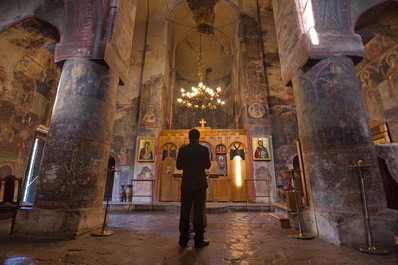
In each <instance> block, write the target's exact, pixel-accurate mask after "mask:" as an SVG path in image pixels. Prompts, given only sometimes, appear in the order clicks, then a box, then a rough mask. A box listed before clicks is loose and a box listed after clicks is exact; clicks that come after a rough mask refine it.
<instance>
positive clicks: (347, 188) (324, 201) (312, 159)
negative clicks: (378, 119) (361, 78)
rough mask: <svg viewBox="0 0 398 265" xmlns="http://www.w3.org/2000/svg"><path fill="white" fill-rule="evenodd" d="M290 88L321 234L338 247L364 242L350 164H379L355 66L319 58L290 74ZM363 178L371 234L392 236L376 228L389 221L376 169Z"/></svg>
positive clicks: (342, 60) (346, 61)
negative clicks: (370, 221) (299, 70)
mask: <svg viewBox="0 0 398 265" xmlns="http://www.w3.org/2000/svg"><path fill="white" fill-rule="evenodd" d="M293 88H294V95H295V99H296V104H297V118H298V124H299V134H300V139H301V143H302V148H303V150H302V151H303V159H304V161H305V170H306V174H307V176H308V180H307V181H308V182H309V186H310V193H311V197H312V198H311V199H312V200H311V203H312V204H314V205H313V207H312V209H313V210H314V211H316V217H315V218H316V220H315V218H314V220H315V221H316V222H317V225H318V229H319V235H320V236H321V237H322V238H324V239H327V240H329V241H333V242H336V243H346V244H355V243H361V242H365V238H364V227H363V220H362V218H361V217H362V208H361V200H360V193H359V190H360V188H359V185H358V174H359V172H358V171H357V169H353V168H349V167H348V166H349V165H350V164H353V163H355V162H356V161H358V160H364V161H366V162H367V163H370V164H373V165H375V166H377V157H376V153H375V148H374V144H373V140H372V137H371V134H370V130H369V126H368V121H367V117H366V112H365V108H364V104H363V100H362V97H361V93H360V88H359V83H358V81H357V79H356V74H355V69H354V65H353V63H352V61H351V60H350V59H348V58H346V57H342V58H335V59H328V60H322V61H320V62H319V63H318V64H316V65H315V66H314V67H313V68H312V69H311V70H309V71H308V72H306V73H304V72H300V73H298V74H297V75H296V76H294V77H293ZM364 176H365V179H366V188H367V191H368V199H369V207H370V212H371V213H372V215H373V216H372V224H373V226H374V230H375V231H374V232H375V234H376V235H377V236H378V237H381V236H384V237H387V238H388V237H389V238H392V236H393V232H392V231H388V230H387V231H386V230H385V229H380V228H381V227H379V226H380V225H383V222H384V221H387V222H388V220H382V219H383V218H386V217H385V216H384V217H383V216H380V215H385V213H386V212H385V211H384V210H383V209H385V208H386V202H385V197H384V191H383V186H382V182H381V179H380V176H379V171H378V169H377V168H376V167H374V168H371V169H368V170H366V171H365V172H364ZM312 214H315V213H312ZM391 221H393V220H391ZM391 224H393V223H391ZM383 230H384V231H383ZM379 239H380V238H379Z"/></svg>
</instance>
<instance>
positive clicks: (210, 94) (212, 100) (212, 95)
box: [177, 33, 225, 110]
mask: <svg viewBox="0 0 398 265" xmlns="http://www.w3.org/2000/svg"><path fill="white" fill-rule="evenodd" d="M202 55H203V54H202V34H201V33H199V56H198V58H197V59H198V77H199V84H198V86H197V87H192V88H191V91H190V92H189V91H186V90H185V89H184V88H181V98H178V99H177V101H178V102H179V103H182V104H183V105H184V106H185V107H187V108H192V109H211V110H215V109H217V108H218V107H220V106H224V104H225V102H224V101H222V100H221V98H220V95H219V93H220V92H221V87H217V88H216V89H212V88H210V87H207V86H205V85H204V84H203V80H204V78H203V77H204V76H203V65H202Z"/></svg>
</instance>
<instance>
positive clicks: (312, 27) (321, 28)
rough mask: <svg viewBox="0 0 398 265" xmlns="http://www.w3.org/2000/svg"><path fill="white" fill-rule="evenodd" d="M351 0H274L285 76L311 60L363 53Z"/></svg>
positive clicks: (361, 54)
mask: <svg viewBox="0 0 398 265" xmlns="http://www.w3.org/2000/svg"><path fill="white" fill-rule="evenodd" d="M348 2H349V1H348V0H332V1H320V0H299V1H290V0H273V7H274V17H275V24H276V30H277V37H278V48H279V56H280V61H281V69H282V79H283V82H284V83H285V84H286V83H288V82H289V81H290V80H291V78H292V76H293V74H294V72H296V71H297V70H298V69H300V68H302V67H303V66H304V65H306V64H307V63H308V62H309V61H310V60H322V59H327V58H333V57H336V56H341V55H345V56H349V57H360V58H361V57H363V55H364V46H363V43H362V39H361V37H360V36H359V35H357V34H355V33H354V32H353V30H352V26H351V25H352V21H351V19H350V10H349V8H350V6H349V3H348Z"/></svg>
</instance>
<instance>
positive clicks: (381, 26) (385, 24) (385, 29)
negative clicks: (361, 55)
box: [353, 0, 398, 44]
mask: <svg viewBox="0 0 398 265" xmlns="http://www.w3.org/2000/svg"><path fill="white" fill-rule="evenodd" d="M397 12H398V3H397V2H395V1H389V0H381V1H377V3H372V4H370V5H368V6H367V7H365V8H363V9H362V10H361V11H360V12H359V13H358V15H357V16H356V17H355V18H354V20H353V30H354V31H355V32H356V33H358V34H359V35H361V37H362V39H363V41H364V44H366V43H367V42H368V41H369V40H370V39H371V38H372V37H373V36H374V35H375V34H381V35H385V36H387V37H389V38H392V39H395V40H398V38H397V37H396V36H397V34H398V16H396V15H395V18H394V16H392V15H393V14H396V13H397Z"/></svg>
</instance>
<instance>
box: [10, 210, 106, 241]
mask: <svg viewBox="0 0 398 265" xmlns="http://www.w3.org/2000/svg"><path fill="white" fill-rule="evenodd" d="M103 221H104V209H102V208H95V209H75V210H64V209H58V210H47V209H40V208H25V207H22V208H21V209H19V210H18V212H17V216H16V219H15V226H14V233H16V234H25V235H32V236H35V237H43V238H76V237H78V236H79V235H82V234H85V233H88V232H91V231H93V230H95V229H98V228H100V227H102V224H103Z"/></svg>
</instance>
